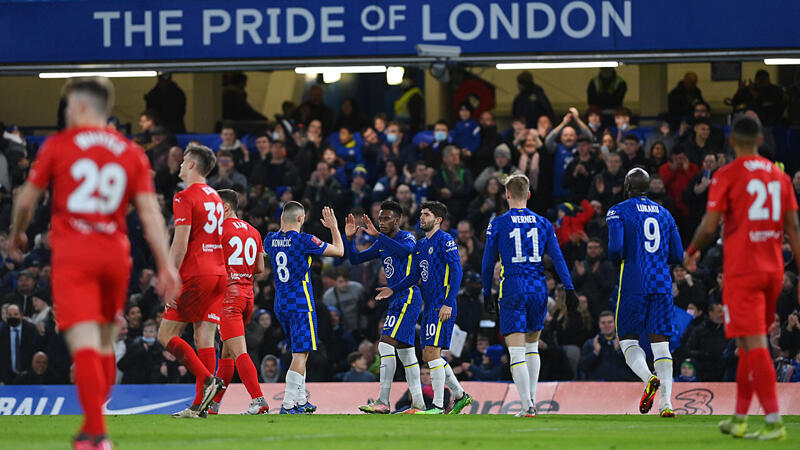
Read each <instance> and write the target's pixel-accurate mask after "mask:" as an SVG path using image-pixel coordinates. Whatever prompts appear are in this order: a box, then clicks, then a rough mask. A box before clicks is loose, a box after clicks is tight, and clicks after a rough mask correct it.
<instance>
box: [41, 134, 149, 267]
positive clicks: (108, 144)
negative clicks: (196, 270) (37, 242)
mask: <svg viewBox="0 0 800 450" xmlns="http://www.w3.org/2000/svg"><path fill="white" fill-rule="evenodd" d="M152 180H153V178H152V176H151V175H150V163H149V162H148V161H147V157H146V156H145V154H144V151H143V150H142V149H141V148H140V147H139V146H138V145H136V144H134V143H132V142H130V141H129V140H127V139H126V138H125V137H124V136H122V135H121V134H119V133H117V132H115V131H111V130H108V129H105V128H95V127H76V128H72V129H69V130H66V131H63V132H61V133H58V134H56V135H54V136H52V137H51V138H49V139H48V140H47V141H46V142H45V143H44V145H43V146H42V148H41V149H40V150H39V153H38V155H37V157H36V160H35V161H34V163H33V167H32V168H31V171H30V174H29V176H28V182H29V183H31V184H32V185H34V186H36V187H38V188H39V189H47V188H48V187H49V186H51V185H52V187H53V193H52V195H53V197H52V202H51V214H52V233H50V241H51V244H52V247H53V259H54V261H64V262H66V263H71V264H74V263H75V262H76V261H80V260H87V259H88V260H91V259H92V258H94V257H95V256H96V255H94V254H93V252H92V251H91V249H93V248H101V249H103V250H102V251H103V252H106V253H107V252H119V253H121V254H122V255H123V256H124V257H128V258H129V257H130V243H129V241H128V233H127V227H126V224H125V216H126V214H127V211H128V204H129V203H130V201H131V199H132V198H133V197H134V196H136V195H137V194H141V193H150V192H153V181H152Z"/></svg>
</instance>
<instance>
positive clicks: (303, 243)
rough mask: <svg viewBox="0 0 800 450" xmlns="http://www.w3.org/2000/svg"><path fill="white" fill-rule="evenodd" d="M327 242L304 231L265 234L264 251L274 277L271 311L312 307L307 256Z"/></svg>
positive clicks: (292, 310) (322, 248) (307, 309)
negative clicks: (273, 298)
mask: <svg viewBox="0 0 800 450" xmlns="http://www.w3.org/2000/svg"><path fill="white" fill-rule="evenodd" d="M327 247H328V244H326V243H325V242H322V241H321V240H319V239H318V238H316V237H314V236H312V235H310V234H308V233H298V232H296V231H289V232H283V231H276V232H272V233H267V237H266V238H265V239H264V251H265V252H267V254H269V260H270V263H271V264H272V272H273V277H274V278H275V310H276V311H277V310H281V311H289V312H307V311H313V310H314V292H313V291H312V289H311V279H310V278H309V273H308V272H309V270H310V269H311V255H321V254H322V252H324V251H325V248H327Z"/></svg>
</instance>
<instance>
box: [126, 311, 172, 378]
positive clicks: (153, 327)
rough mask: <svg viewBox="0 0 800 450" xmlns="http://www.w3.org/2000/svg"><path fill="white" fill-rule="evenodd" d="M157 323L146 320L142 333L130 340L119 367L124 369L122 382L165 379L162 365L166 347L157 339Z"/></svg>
mask: <svg viewBox="0 0 800 450" xmlns="http://www.w3.org/2000/svg"><path fill="white" fill-rule="evenodd" d="M157 329H158V327H157V324H156V321H155V320H153V319H148V320H146V321H145V322H144V326H143V328H142V335H141V336H140V337H138V338H136V339H133V340H131V341H129V342H128V344H127V346H126V349H125V356H123V357H122V359H120V360H119V362H118V363H117V367H118V368H119V370H121V371H122V384H146V383H157V382H161V381H163V378H164V375H162V374H161V365H162V363H166V361H165V360H164V357H163V355H162V352H163V351H164V347H163V346H162V345H161V344H160V343H159V342H158V341H157V340H156V335H157V334H158V333H157Z"/></svg>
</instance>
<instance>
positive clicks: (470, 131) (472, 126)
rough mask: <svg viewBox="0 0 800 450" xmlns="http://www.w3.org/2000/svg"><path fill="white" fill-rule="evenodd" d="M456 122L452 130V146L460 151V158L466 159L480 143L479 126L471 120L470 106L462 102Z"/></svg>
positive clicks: (475, 121)
mask: <svg viewBox="0 0 800 450" xmlns="http://www.w3.org/2000/svg"><path fill="white" fill-rule="evenodd" d="M458 119H459V120H458V122H456V127H455V130H453V144H455V145H456V146H457V147H458V148H459V149H460V150H461V156H462V158H464V159H468V158H469V157H470V156H472V153H473V152H474V151H475V149H477V148H478V145H480V143H481V126H480V124H479V123H478V121H477V120H475V119H473V118H472V105H470V104H469V103H468V102H464V103H462V104H461V106H460V107H459V108H458Z"/></svg>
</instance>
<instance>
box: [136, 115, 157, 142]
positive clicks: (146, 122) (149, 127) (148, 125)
mask: <svg viewBox="0 0 800 450" xmlns="http://www.w3.org/2000/svg"><path fill="white" fill-rule="evenodd" d="M157 125H158V116H156V113H155V112H153V111H150V110H147V111H142V112H141V113H140V114H139V128H141V130H142V131H141V132H140V133H139V134H137V135H135V136H134V137H133V141H134V142H136V143H137V144H139V145H141V146H142V148H144V149H145V151H146V150H149V149H150V145H151V144H150V141H151V139H152V136H153V130H154V129H155V128H156V126H157Z"/></svg>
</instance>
